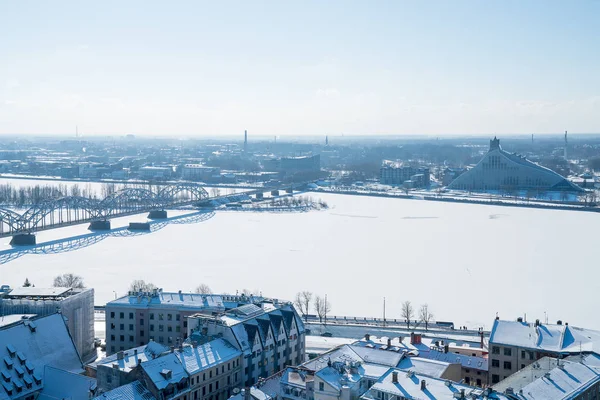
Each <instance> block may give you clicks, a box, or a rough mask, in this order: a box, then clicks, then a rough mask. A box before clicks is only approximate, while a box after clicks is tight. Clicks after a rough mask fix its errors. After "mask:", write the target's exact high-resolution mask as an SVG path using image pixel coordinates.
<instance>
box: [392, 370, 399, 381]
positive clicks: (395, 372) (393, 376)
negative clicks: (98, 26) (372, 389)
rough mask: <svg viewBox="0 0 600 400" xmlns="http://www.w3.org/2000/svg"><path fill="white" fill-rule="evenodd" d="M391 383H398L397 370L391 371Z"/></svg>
mask: <svg viewBox="0 0 600 400" xmlns="http://www.w3.org/2000/svg"><path fill="white" fill-rule="evenodd" d="M392 383H398V371H394V372H392Z"/></svg>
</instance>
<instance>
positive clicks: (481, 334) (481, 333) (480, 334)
mask: <svg viewBox="0 0 600 400" xmlns="http://www.w3.org/2000/svg"><path fill="white" fill-rule="evenodd" d="M479 336H481V349H482V350H483V349H484V346H483V331H481V332H479Z"/></svg>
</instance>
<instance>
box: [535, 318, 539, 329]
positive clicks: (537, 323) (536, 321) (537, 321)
mask: <svg viewBox="0 0 600 400" xmlns="http://www.w3.org/2000/svg"><path fill="white" fill-rule="evenodd" d="M535 326H536V327H538V326H540V320H539V319H536V320H535Z"/></svg>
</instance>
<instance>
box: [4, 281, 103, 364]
mask: <svg viewBox="0 0 600 400" xmlns="http://www.w3.org/2000/svg"><path fill="white" fill-rule="evenodd" d="M57 312H60V313H61V314H62V315H63V317H65V321H66V324H67V328H68V329H69V333H70V334H71V337H72V338H73V342H74V343H75V347H76V348H77V352H78V353H79V355H80V357H81V359H82V360H83V361H85V362H87V361H91V360H93V359H95V358H96V351H95V348H94V289H91V288H84V289H77V288H70V287H51V288H43V287H33V286H29V287H17V288H11V287H10V286H8V285H3V286H2V287H0V316H6V315H11V314H34V315H38V316H46V315H52V314H55V313H57Z"/></svg>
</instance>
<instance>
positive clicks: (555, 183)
mask: <svg viewBox="0 0 600 400" xmlns="http://www.w3.org/2000/svg"><path fill="white" fill-rule="evenodd" d="M448 189H457V190H468V191H489V190H493V191H499V190H505V191H515V190H535V191H540V192H541V191H572V192H581V191H582V189H581V188H579V187H578V186H576V185H574V184H572V183H571V182H569V180H567V179H565V178H564V177H562V176H560V175H559V174H557V173H556V172H554V171H552V170H551V169H548V168H546V167H542V166H541V165H539V164H536V163H534V162H531V161H529V160H527V159H526V158H525V157H523V156H520V155H518V154H514V153H509V152H507V151H504V150H502V148H501V147H500V139H496V138H494V139H493V140H490V149H489V151H488V152H487V153H486V154H485V155H484V156H483V158H482V159H481V161H479V163H477V165H475V167H473V168H471V169H470V170H468V171H466V172H465V173H463V174H461V175H459V176H458V177H457V178H456V179H455V180H454V181H452V183H450V185H448Z"/></svg>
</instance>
